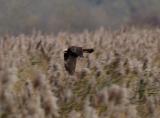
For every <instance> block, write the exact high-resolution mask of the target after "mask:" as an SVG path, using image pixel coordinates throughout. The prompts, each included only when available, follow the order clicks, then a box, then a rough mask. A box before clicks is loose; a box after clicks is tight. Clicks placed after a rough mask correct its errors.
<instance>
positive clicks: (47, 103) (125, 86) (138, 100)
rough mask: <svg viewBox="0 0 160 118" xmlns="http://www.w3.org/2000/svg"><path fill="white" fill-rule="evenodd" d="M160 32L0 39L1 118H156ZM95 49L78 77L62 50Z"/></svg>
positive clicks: (82, 63)
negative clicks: (70, 71)
mask: <svg viewBox="0 0 160 118" xmlns="http://www.w3.org/2000/svg"><path fill="white" fill-rule="evenodd" d="M159 35H160V29H159V28H157V29H156V28H154V29H138V28H134V27H131V28H122V29H121V30H119V31H115V32H112V31H109V30H104V29H103V28H101V29H99V30H97V31H95V32H87V31H84V32H83V33H80V34H78V33H77V34H68V33H59V34H58V35H57V36H54V35H42V34H41V33H34V34H33V35H31V36H25V35H23V34H21V35H19V36H17V37H14V36H5V37H3V38H1V39H0V117H1V118H28V117H31V118H54V117H55V118H158V116H159V115H160V38H159ZM70 45H78V46H82V47H94V48H95V52H94V53H93V54H92V55H84V59H83V60H81V59H79V60H78V61H79V62H78V65H77V69H76V71H77V72H76V76H70V75H68V74H67V72H66V71H65V69H64V61H63V49H65V48H67V47H68V46H70Z"/></svg>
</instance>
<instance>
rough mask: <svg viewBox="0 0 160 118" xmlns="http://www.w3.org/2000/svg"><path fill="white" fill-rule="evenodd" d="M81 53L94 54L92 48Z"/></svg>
mask: <svg viewBox="0 0 160 118" xmlns="http://www.w3.org/2000/svg"><path fill="white" fill-rule="evenodd" d="M83 52H85V53H92V52H94V49H93V48H90V49H83Z"/></svg>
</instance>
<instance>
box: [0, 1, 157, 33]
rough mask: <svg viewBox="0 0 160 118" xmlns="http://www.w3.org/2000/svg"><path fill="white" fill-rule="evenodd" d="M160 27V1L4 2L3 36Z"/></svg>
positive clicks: (1, 9)
mask: <svg viewBox="0 0 160 118" xmlns="http://www.w3.org/2000/svg"><path fill="white" fill-rule="evenodd" d="M123 24H132V25H133V24H134V25H138V26H139V25H140V26H141V25H146V24H149V25H152V26H159V25H160V0H0V34H4V33H13V34H17V33H21V32H23V33H30V32H32V31H33V30H41V31H42V32H55V33H56V32H59V31H69V32H70V31H71V32H79V31H83V30H84V29H88V30H94V29H97V28H99V27H101V26H103V27H110V28H117V27H119V26H120V25H123Z"/></svg>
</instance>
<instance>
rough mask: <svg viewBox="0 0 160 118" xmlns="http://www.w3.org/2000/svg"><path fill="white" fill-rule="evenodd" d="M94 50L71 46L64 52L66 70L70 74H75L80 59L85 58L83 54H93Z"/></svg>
mask: <svg viewBox="0 0 160 118" xmlns="http://www.w3.org/2000/svg"><path fill="white" fill-rule="evenodd" d="M93 51H94V49H83V48H82V47H77V46H71V47H69V48H68V49H67V50H66V51H65V52H64V61H65V69H66V71H67V72H68V73H69V74H70V75H73V74H74V73H75V68H76V62H77V58H78V57H83V53H92V52H93Z"/></svg>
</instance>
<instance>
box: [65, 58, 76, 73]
mask: <svg viewBox="0 0 160 118" xmlns="http://www.w3.org/2000/svg"><path fill="white" fill-rule="evenodd" d="M64 58H66V59H65V62H64V66H65V69H66V71H67V72H68V73H69V74H70V75H73V74H74V72H75V69H76V62H77V57H73V56H71V55H69V56H68V55H67V56H64Z"/></svg>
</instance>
